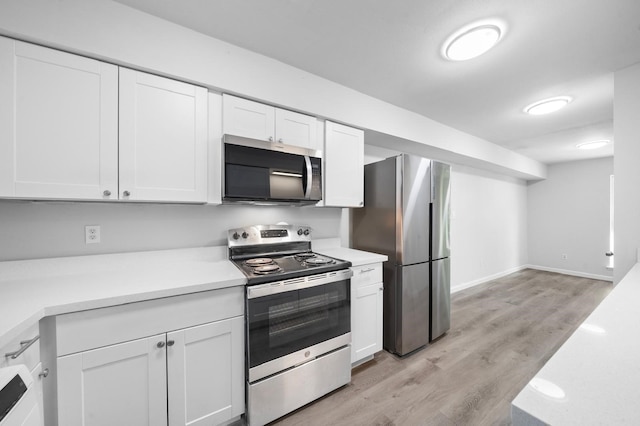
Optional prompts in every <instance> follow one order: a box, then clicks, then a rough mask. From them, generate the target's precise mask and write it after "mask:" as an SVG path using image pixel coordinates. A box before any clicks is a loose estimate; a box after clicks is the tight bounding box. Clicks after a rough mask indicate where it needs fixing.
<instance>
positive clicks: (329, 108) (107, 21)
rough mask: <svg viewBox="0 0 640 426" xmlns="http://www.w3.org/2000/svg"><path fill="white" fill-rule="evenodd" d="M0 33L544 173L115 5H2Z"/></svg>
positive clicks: (481, 161) (20, 1) (34, 1)
mask: <svg viewBox="0 0 640 426" xmlns="http://www.w3.org/2000/svg"><path fill="white" fill-rule="evenodd" d="M212 24H215V22H212ZM0 34H4V35H7V36H11V37H16V38H19V39H24V40H27V41H33V42H36V43H41V44H44V45H48V46H52V47H57V48H61V49H64V50H68V51H71V52H76V53H80V54H84V55H87V56H91V57H96V58H98V59H102V60H106V61H109V62H113V63H116V64H119V65H124V66H131V67H135V68H139V69H141V70H147V71H150V72H154V73H158V74H162V75H166V76H169V77H174V78H178V79H181V80H186V81H190V82H194V83H196V84H200V85H203V86H206V87H209V88H212V89H216V90H220V91H226V92H230V93H236V94H240V95H244V96H247V97H252V98H255V99H258V100H262V101H265V102H269V103H273V104H275V105H281V106H284V107H286V108H291V109H294V110H299V111H302V112H307V113H310V114H312V115H317V116H320V117H324V118H329V119H332V120H335V121H339V122H344V123H345V124H351V125H353V126H356V127H360V128H363V129H371V130H374V131H376V132H380V133H383V134H389V135H393V136H396V137H398V138H402V139H403V140H405V141H410V142H411V143H412V144H417V145H428V146H431V147H434V148H436V149H439V150H442V151H443V152H446V153H448V154H450V155H451V156H452V157H454V158H458V159H459V160H460V161H461V162H463V161H469V162H472V163H477V164H478V165H479V166H480V167H488V168H492V167H493V168H498V169H500V170H504V171H505V172H506V173H514V174H516V175H522V176H525V177H533V178H542V177H544V175H545V173H546V167H545V165H544V164H542V163H539V162H537V161H534V160H532V159H530V158H528V157H525V156H522V155H519V154H517V153H515V152H513V151H510V150H508V149H505V148H503V147H501V146H498V145H496V144H493V143H490V142H487V141H485V140H482V139H480V138H477V137H475V136H472V135H469V134H467V133H464V132H461V131H459V130H456V129H453V128H451V127H448V126H445V125H443V124H440V123H438V122H436V121H434V120H431V119H429V118H427V117H424V116H421V115H419V114H416V113H413V112H410V111H408V110H404V109H402V108H398V107H396V106H394V105H391V104H389V103H386V102H383V101H380V100H378V99H375V98H372V97H370V96H367V95H364V94H362V93H359V92H356V91H355V90H352V89H349V88H347V87H344V86H341V85H339V84H336V83H333V82H331V81H329V80H326V79H323V78H320V77H318V76H315V75H313V74H310V73H307V72H304V71H301V70H299V69H297V68H293V67H291V66H288V65H286V64H284V63H282V62H278V61H276V60H274V59H271V58H267V57H265V56H262V55H258V54H255V53H253V52H250V51H248V50H245V49H241V48H239V47H236V46H233V45H231V44H228V43H225V42H222V41H220V40H217V39H214V38H211V37H207V36H204V35H202V34H199V33H196V32H195V31H192V30H188V29H186V28H182V27H180V26H178V25H175V24H172V23H169V22H167V21H163V20H161V19H158V18H155V17H153V16H151V15H148V14H145V13H142V12H139V11H137V10H134V9H132V8H129V7H127V6H124V5H122V4H119V3H116V2H113V1H108V0H90V1H88V0H58V1H52V0H3V1H2V2H0Z"/></svg>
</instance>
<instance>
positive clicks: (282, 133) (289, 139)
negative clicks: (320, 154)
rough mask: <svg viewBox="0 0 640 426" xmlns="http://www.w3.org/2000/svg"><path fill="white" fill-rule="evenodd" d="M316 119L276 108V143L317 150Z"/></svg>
mask: <svg viewBox="0 0 640 426" xmlns="http://www.w3.org/2000/svg"><path fill="white" fill-rule="evenodd" d="M316 122H317V120H316V118H315V117H311V116H309V115H304V114H300V113H297V112H293V111H287V110H285V109H279V108H276V142H279V143H283V144H287V145H295V146H301V147H303V148H308V149H318V146H317V142H316V137H317V134H318V132H317V130H316Z"/></svg>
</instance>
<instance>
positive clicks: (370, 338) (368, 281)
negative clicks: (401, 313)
mask: <svg viewBox="0 0 640 426" xmlns="http://www.w3.org/2000/svg"><path fill="white" fill-rule="evenodd" d="M351 270H352V271H353V277H352V278H351V364H352V365H354V364H360V363H362V362H365V361H367V360H369V359H371V358H372V357H373V354H375V353H376V352H378V351H381V350H382V297H383V296H382V295H383V289H384V286H383V283H382V263H373V264H369V265H363V266H357V267H352V268H351Z"/></svg>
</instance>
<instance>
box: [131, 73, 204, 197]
mask: <svg viewBox="0 0 640 426" xmlns="http://www.w3.org/2000/svg"><path fill="white" fill-rule="evenodd" d="M119 117H120V127H119V129H120V155H119V157H120V162H119V165H120V198H121V199H125V200H136V201H183V202H203V203H204V202H206V200H207V90H206V89H205V88H202V87H197V86H193V85H191V84H187V83H182V82H179V81H175V80H170V79H167V78H163V77H158V76H155V75H150V74H146V73H143V72H139V71H133V70H129V69H126V68H120V114H119Z"/></svg>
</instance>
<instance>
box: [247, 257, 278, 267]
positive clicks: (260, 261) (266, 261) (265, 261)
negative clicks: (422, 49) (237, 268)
mask: <svg viewBox="0 0 640 426" xmlns="http://www.w3.org/2000/svg"><path fill="white" fill-rule="evenodd" d="M244 263H246V264H247V265H249V266H260V265H271V264H272V263H273V259H270V258H268V257H256V258H254V259H249V260H245V262H244Z"/></svg>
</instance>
